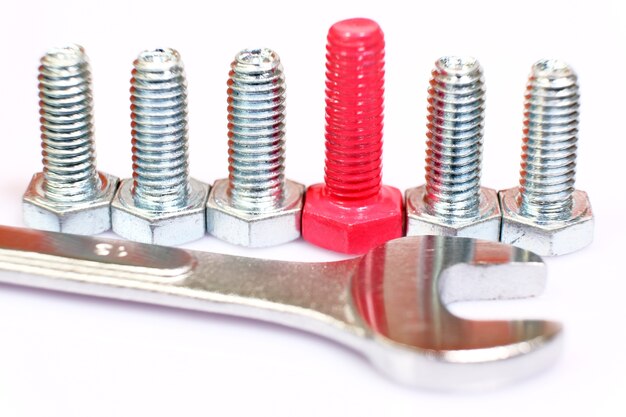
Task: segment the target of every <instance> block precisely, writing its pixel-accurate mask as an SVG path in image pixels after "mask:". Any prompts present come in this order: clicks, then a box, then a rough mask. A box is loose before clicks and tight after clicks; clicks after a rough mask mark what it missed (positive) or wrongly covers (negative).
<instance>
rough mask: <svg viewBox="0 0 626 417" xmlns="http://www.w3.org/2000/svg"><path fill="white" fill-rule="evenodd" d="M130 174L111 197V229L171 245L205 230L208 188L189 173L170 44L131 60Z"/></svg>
mask: <svg viewBox="0 0 626 417" xmlns="http://www.w3.org/2000/svg"><path fill="white" fill-rule="evenodd" d="M133 65H134V69H133V73H132V74H133V76H132V80H131V85H132V87H131V102H132V106H131V119H132V124H131V125H132V137H133V139H132V144H133V148H132V151H133V178H132V179H126V180H123V181H122V184H121V185H120V189H119V190H118V192H117V194H116V196H115V199H114V200H113V209H112V217H113V231H114V232H115V233H117V234H118V235H120V236H123V237H125V238H127V239H131V240H136V241H139V242H146V243H156V244H168V245H175V244H181V243H185V242H189V241H192V240H196V239H199V238H201V237H202V236H203V235H204V233H205V215H204V204H205V202H206V198H207V193H208V187H207V186H206V185H205V184H203V183H201V182H199V181H196V180H194V179H193V178H190V177H189V167H188V160H187V159H188V145H187V142H188V137H187V85H186V80H185V71H184V67H183V63H182V61H181V59H180V55H179V54H178V52H177V51H175V50H174V49H154V50H148V51H144V52H142V53H141V54H139V56H138V58H137V59H136V60H135V62H134V63H133Z"/></svg>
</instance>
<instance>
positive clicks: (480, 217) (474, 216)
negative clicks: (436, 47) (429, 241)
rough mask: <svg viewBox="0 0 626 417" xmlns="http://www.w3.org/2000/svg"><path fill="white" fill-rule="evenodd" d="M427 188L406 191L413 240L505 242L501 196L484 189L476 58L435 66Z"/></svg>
mask: <svg viewBox="0 0 626 417" xmlns="http://www.w3.org/2000/svg"><path fill="white" fill-rule="evenodd" d="M428 94H429V97H428V104H429V107H428V113H429V114H428V133H427V142H426V144H427V151H426V185H424V186H421V187H416V188H411V189H409V190H407V191H406V210H407V235H408V236H415V235H444V236H462V237H473V238H479V239H485V240H495V241H497V240H498V239H499V234H500V208H499V204H498V197H497V194H496V191H495V190H492V189H490V188H484V187H481V186H480V176H481V164H482V147H483V124H484V109H485V85H484V80H483V71H482V68H481V66H480V64H479V63H478V61H477V60H476V59H474V58H470V57H454V56H447V57H443V58H441V59H439V60H438V61H437V62H436V64H435V69H434V70H433V72H432V79H431V81H430V89H429V90H428Z"/></svg>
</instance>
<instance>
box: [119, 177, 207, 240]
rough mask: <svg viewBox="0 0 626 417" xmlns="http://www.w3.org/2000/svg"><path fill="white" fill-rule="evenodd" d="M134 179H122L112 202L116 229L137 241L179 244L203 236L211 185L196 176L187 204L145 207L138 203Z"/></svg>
mask: <svg viewBox="0 0 626 417" xmlns="http://www.w3.org/2000/svg"><path fill="white" fill-rule="evenodd" d="M132 187H133V180H132V179H126V180H123V181H122V183H121V185H120V188H119V190H118V191H117V193H116V194H115V198H114V199H113V203H112V205H111V218H112V226H113V231H114V232H115V233H117V234H118V235H120V236H122V237H124V238H126V239H129V240H134V241H136V242H142V243H153V244H155V245H169V246H171V245H180V244H183V243H187V242H191V241H193V240H197V239H200V238H202V237H203V236H204V234H205V232H206V228H205V222H206V218H205V212H204V207H205V204H206V200H207V196H208V193H209V186H208V185H206V184H204V183H202V182H200V181H197V180H195V179H193V178H190V179H189V187H190V189H191V191H190V194H189V199H188V203H187V206H186V207H184V208H181V209H178V210H175V211H168V212H161V211H154V210H146V209H143V208H140V207H137V206H136V205H135V200H134V198H133V194H132Z"/></svg>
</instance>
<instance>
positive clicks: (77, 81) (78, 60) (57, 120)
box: [38, 45, 100, 204]
mask: <svg viewBox="0 0 626 417" xmlns="http://www.w3.org/2000/svg"><path fill="white" fill-rule="evenodd" d="M38 79H39V99H40V101H39V109H40V110H39V114H40V123H41V139H42V149H43V152H42V155H43V167H44V168H43V173H44V180H43V185H42V187H43V192H44V194H45V196H46V198H48V199H50V200H51V201H55V202H59V203H66V204H68V203H70V204H71V203H79V202H84V201H87V200H90V199H92V198H93V197H94V196H96V195H97V194H98V193H99V191H100V177H99V175H98V172H97V171H96V152H95V145H94V127H93V102H92V94H91V71H90V68H89V61H88V58H87V55H86V54H85V51H84V50H83V48H82V47H80V46H78V45H70V46H66V47H63V48H56V49H53V50H51V51H49V52H48V53H46V55H44V57H43V58H42V59H41V65H40V67H39V77H38Z"/></svg>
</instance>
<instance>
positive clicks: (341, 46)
mask: <svg viewBox="0 0 626 417" xmlns="http://www.w3.org/2000/svg"><path fill="white" fill-rule="evenodd" d="M344 25H351V26H349V27H344ZM354 25H358V26H359V27H358V29H359V30H355V26H354ZM384 65H385V40H384V35H383V32H382V30H381V29H380V27H379V26H378V24H376V23H375V22H373V21H371V20H367V19H352V20H350V21H344V22H339V23H337V24H335V25H334V26H333V27H331V29H330V31H329V32H328V43H327V46H326V135H325V137H326V167H325V182H326V190H327V192H328V195H329V197H330V198H333V199H335V200H338V201H354V200H362V199H367V198H371V197H374V196H376V195H377V194H378V193H379V191H380V187H381V180H382V178H381V171H382V139H383V104H384V102H383V100H384V78H385V69H384Z"/></svg>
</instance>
